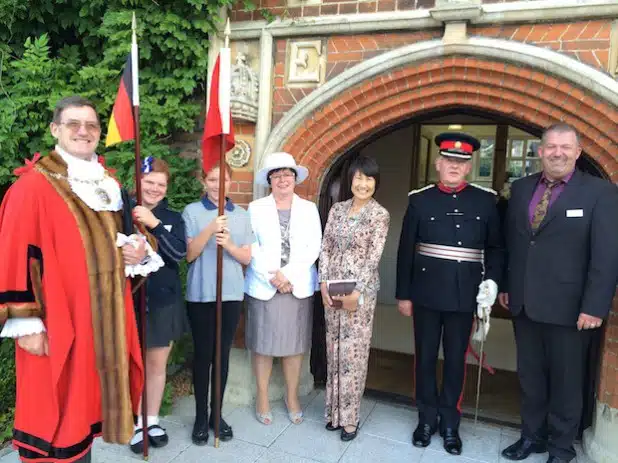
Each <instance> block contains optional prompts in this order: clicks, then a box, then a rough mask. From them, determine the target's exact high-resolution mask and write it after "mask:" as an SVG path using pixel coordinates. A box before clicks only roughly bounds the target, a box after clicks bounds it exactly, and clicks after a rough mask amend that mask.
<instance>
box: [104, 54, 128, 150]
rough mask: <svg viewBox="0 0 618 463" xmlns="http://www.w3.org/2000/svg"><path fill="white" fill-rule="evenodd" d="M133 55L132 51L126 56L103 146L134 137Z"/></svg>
mask: <svg viewBox="0 0 618 463" xmlns="http://www.w3.org/2000/svg"><path fill="white" fill-rule="evenodd" d="M132 64H133V57H132V53H130V54H129V56H128V57H127V62H126V64H125V66H124V72H123V73H122V79H120V87H118V94H117V95H116V102H115V103H114V109H113V110H112V116H111V117H110V119H109V126H108V128H107V138H106V139H105V146H111V145H115V144H116V143H120V142H123V141H127V140H133V139H134V138H135V120H134V118H133V101H134V99H133V69H132V67H133V66H132Z"/></svg>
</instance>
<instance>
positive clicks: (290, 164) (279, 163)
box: [255, 152, 309, 186]
mask: <svg viewBox="0 0 618 463" xmlns="http://www.w3.org/2000/svg"><path fill="white" fill-rule="evenodd" d="M276 169H290V170H293V171H294V172H296V184H297V185H298V184H299V183H302V182H304V181H305V180H306V179H307V177H308V176H309V170H308V169H307V168H306V167H304V166H299V165H297V164H296V161H295V160H294V156H292V155H291V154H290V153H285V152H280V153H271V154H269V155H268V156H267V157H266V159H265V160H264V167H262V168H261V169H260V170H259V171H258V173H257V174H256V175H255V181H256V183H257V184H259V185H263V186H269V185H268V173H269V172H270V171H273V170H276Z"/></svg>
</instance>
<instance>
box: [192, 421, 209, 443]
mask: <svg viewBox="0 0 618 463" xmlns="http://www.w3.org/2000/svg"><path fill="white" fill-rule="evenodd" d="M206 423H207V422H206V421H201V420H200V421H197V420H196V421H195V424H194V425H193V432H192V433H191V440H192V441H193V443H194V444H195V445H200V446H202V445H206V444H207V443H208V425H207V424H206Z"/></svg>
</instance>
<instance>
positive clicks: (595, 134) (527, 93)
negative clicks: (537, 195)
mask: <svg viewBox="0 0 618 463" xmlns="http://www.w3.org/2000/svg"><path fill="white" fill-rule="evenodd" d="M462 106H465V107H468V108H475V109H478V110H481V111H489V112H492V113H494V114H495V113H498V114H502V115H506V116H509V117H511V118H513V119H516V120H519V121H521V122H523V123H525V124H528V125H532V126H537V127H546V126H548V125H550V124H551V123H553V122H556V121H560V120H562V121H565V122H568V123H570V124H572V125H573V126H574V127H576V128H577V130H578V131H579V132H580V133H581V135H582V145H583V148H584V150H585V151H586V153H588V154H589V155H590V156H591V157H592V158H593V159H595V161H596V162H597V163H598V164H599V166H601V167H602V169H603V170H604V171H605V172H606V173H607V175H608V176H609V177H610V178H611V180H612V181H614V182H616V181H618V159H617V158H616V157H615V156H616V153H615V147H616V146H617V143H618V130H617V127H618V110H617V109H616V108H615V107H614V106H612V105H610V104H608V103H606V102H603V101H599V100H597V99H596V98H594V97H593V96H590V95H588V94H586V93H585V92H584V91H583V90H582V89H580V88H578V87H576V86H575V85H574V84H572V83H570V82H567V81H566V80H562V79H558V78H556V77H553V76H551V75H548V74H544V73H542V72H539V71H537V70H534V69H530V68H527V67H523V66H521V65H519V66H518V65H513V64H508V63H504V62H499V61H494V60H484V59H479V58H474V57H458V56H453V57H446V58H444V57H442V58H438V59H433V60H430V61H425V62H423V63H421V64H418V63H413V64H409V65H407V66H403V67H401V68H399V69H395V70H392V71H390V72H386V73H384V74H382V75H378V76H376V77H374V78H372V79H369V80H367V81H364V82H361V83H359V84H358V85H356V86H354V87H352V88H349V89H347V90H345V91H344V92H342V93H340V94H339V95H337V96H336V97H335V98H334V99H332V100H331V101H330V102H328V104H326V105H325V106H322V107H321V108H319V109H318V110H316V111H314V112H313V113H312V114H311V115H310V117H308V118H305V120H304V121H303V122H302V123H301V124H300V125H299V126H298V127H297V128H296V130H295V132H294V133H293V134H292V135H291V136H290V137H289V138H288V139H287V140H286V141H285V142H284V143H283V149H284V150H285V151H288V152H290V153H293V154H294V155H295V156H296V157H297V159H298V161H299V162H301V163H303V164H304V165H306V166H308V167H309V169H310V172H311V177H310V181H309V183H308V184H307V186H306V188H305V189H306V193H308V195H309V196H314V195H315V194H316V193H317V188H318V187H319V184H320V182H321V179H322V177H323V175H324V173H325V172H326V171H327V169H328V167H329V166H330V165H331V164H332V162H333V160H334V159H336V158H337V157H338V156H340V155H341V154H343V153H344V152H345V151H346V150H348V149H350V148H351V147H352V146H354V145H355V144H357V143H358V142H360V141H361V140H363V139H366V138H367V137H368V136H370V135H371V134H373V133H375V132H378V131H380V130H382V129H384V128H385V127H388V126H389V125H392V124H395V123H397V122H400V121H402V120H404V119H408V118H411V117H414V116H418V115H421V114H423V113H429V112H433V111H436V110H445V109H450V108H452V109H455V108H457V107H462Z"/></svg>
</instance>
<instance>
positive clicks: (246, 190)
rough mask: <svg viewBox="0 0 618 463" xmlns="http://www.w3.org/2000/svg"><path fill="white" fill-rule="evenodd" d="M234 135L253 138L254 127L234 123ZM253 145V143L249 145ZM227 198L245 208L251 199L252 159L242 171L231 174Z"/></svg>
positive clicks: (248, 124) (243, 123) (252, 125)
mask: <svg viewBox="0 0 618 463" xmlns="http://www.w3.org/2000/svg"><path fill="white" fill-rule="evenodd" d="M234 134H235V136H236V137H239V138H243V136H246V137H249V138H253V136H254V134H255V125H254V124H250V123H245V122H234ZM250 144H251V145H253V143H250ZM229 196H230V198H231V199H232V201H234V202H235V203H236V204H239V205H241V206H243V207H246V206H247V205H248V204H249V203H250V202H251V200H252V199H253V158H251V159H250V160H249V164H248V165H247V166H245V167H244V168H243V169H242V170H241V169H238V170H235V171H234V172H233V174H232V184H231V185H230V192H229Z"/></svg>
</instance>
